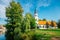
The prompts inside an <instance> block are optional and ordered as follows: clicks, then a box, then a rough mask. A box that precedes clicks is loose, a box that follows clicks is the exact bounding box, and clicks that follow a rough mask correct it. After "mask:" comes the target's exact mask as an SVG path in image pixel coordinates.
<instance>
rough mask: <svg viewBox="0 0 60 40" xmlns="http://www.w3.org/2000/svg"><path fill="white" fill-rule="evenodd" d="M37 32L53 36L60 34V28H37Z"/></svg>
mask: <svg viewBox="0 0 60 40" xmlns="http://www.w3.org/2000/svg"><path fill="white" fill-rule="evenodd" d="M36 33H38V34H46V35H51V36H60V29H37V30H36Z"/></svg>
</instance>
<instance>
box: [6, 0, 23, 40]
mask: <svg viewBox="0 0 60 40" xmlns="http://www.w3.org/2000/svg"><path fill="white" fill-rule="evenodd" d="M22 12H23V9H22V7H21V5H20V4H19V3H16V2H14V1H12V2H11V3H10V6H9V7H7V8H6V17H7V25H6V28H7V32H6V40H14V36H15V34H16V33H15V32H14V30H16V28H21V23H22ZM17 31H18V32H17V33H19V30H17Z"/></svg>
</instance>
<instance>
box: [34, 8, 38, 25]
mask: <svg viewBox="0 0 60 40" xmlns="http://www.w3.org/2000/svg"><path fill="white" fill-rule="evenodd" d="M34 17H35V20H36V24H38V13H37V10H36V9H35V11H34Z"/></svg>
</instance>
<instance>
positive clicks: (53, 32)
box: [27, 29, 60, 40]
mask: <svg viewBox="0 0 60 40" xmlns="http://www.w3.org/2000/svg"><path fill="white" fill-rule="evenodd" d="M27 33H28V34H29V35H34V34H35V36H37V38H45V39H44V40H49V39H51V38H52V37H60V29H37V30H30V31H28V32H27Z"/></svg>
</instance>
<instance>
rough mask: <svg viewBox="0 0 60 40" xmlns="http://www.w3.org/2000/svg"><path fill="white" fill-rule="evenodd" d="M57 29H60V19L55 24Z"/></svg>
mask: <svg viewBox="0 0 60 40" xmlns="http://www.w3.org/2000/svg"><path fill="white" fill-rule="evenodd" d="M57 27H58V28H60V19H59V20H58V22H57Z"/></svg>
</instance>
